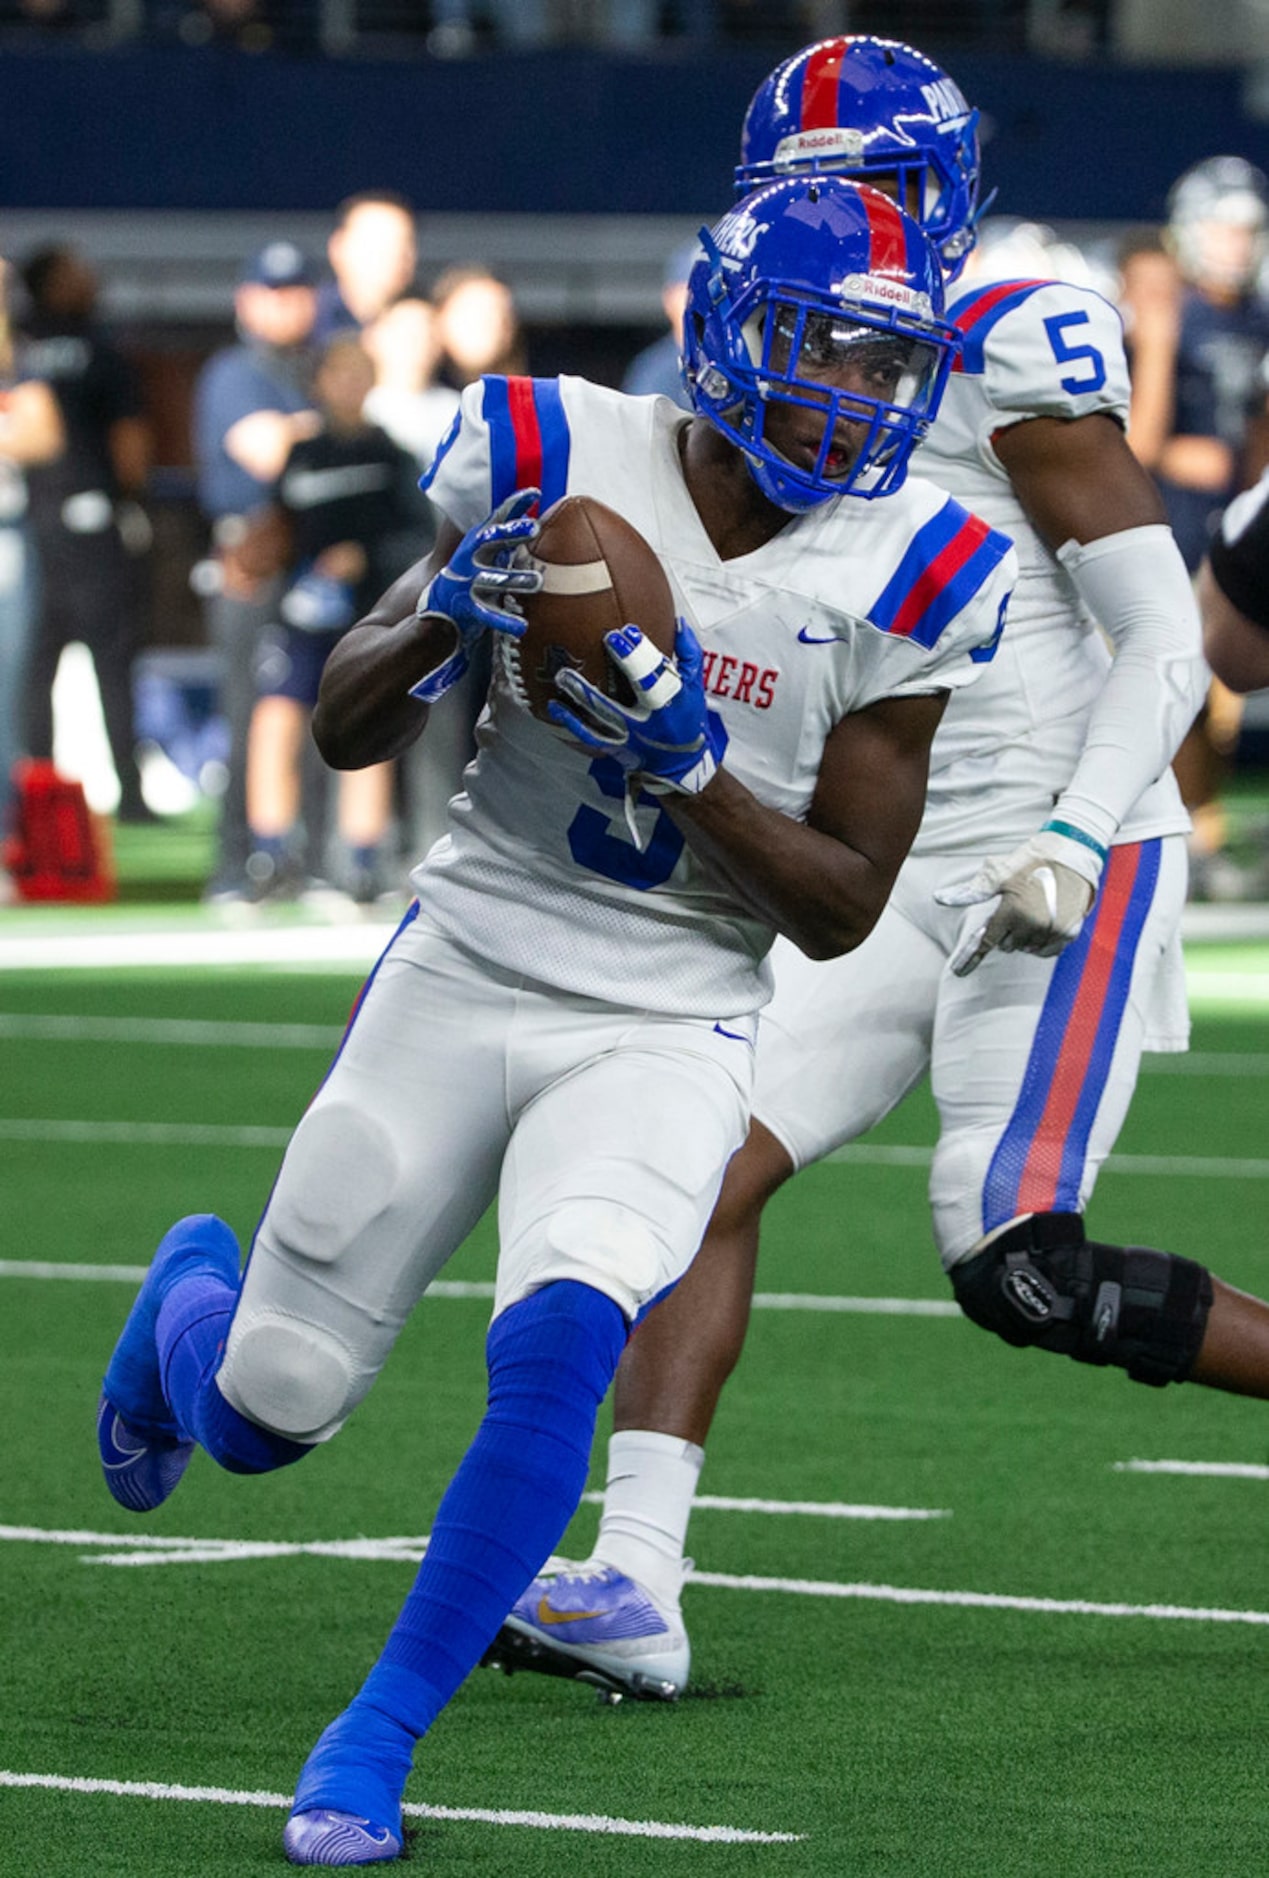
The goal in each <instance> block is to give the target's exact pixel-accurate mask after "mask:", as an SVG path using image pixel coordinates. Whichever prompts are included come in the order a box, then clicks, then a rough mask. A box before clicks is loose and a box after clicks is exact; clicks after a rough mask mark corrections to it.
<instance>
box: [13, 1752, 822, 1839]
mask: <svg viewBox="0 0 1269 1878" xmlns="http://www.w3.org/2000/svg"><path fill="white" fill-rule="evenodd" d="M0 1787H44V1788H47V1789H49V1790H50V1791H52V1792H54V1793H105V1794H110V1795H113V1796H117V1797H118V1798H120V1799H129V1800H194V1801H201V1802H202V1803H203V1804H205V1805H211V1806H258V1807H264V1808H268V1809H269V1810H280V1811H284V1812H289V1811H290V1810H291V1799H292V1796H291V1795H290V1794H289V1793H247V1792H242V1791H240V1790H239V1789H238V1788H236V1787H184V1786H175V1785H172V1784H171V1783H169V1782H167V1781H162V1780H96V1779H88V1778H85V1777H83V1776H79V1775H75V1774H19V1773H13V1772H10V1771H7V1770H0ZM401 1811H402V1812H403V1813H404V1814H405V1816H406V1818H407V1819H440V1820H455V1821H459V1820H470V1821H474V1822H475V1823H476V1824H477V1825H482V1826H533V1827H536V1828H538V1829H539V1830H540V1831H546V1832H594V1833H606V1834H610V1835H616V1836H619V1837H621V1838H627V1839H692V1840H695V1841H696V1842H697V1843H698V1844H705V1845H795V1844H797V1842H798V1841H799V1840H800V1839H803V1838H804V1837H805V1836H806V1835H805V1834H804V1833H800V1832H746V1831H745V1830H744V1829H743V1828H742V1827H740V1826H680V1825H674V1824H671V1823H669V1822H667V1821H665V1820H659V1819H614V1818H610V1817H609V1816H608V1815H607V1814H604V1813H526V1812H517V1811H514V1810H513V1809H512V1808H510V1807H500V1806H493V1807H486V1806H422V1805H419V1804H417V1803H416V1802H413V1801H410V1802H407V1803H406V1805H404V1806H403V1807H402V1808H401Z"/></svg>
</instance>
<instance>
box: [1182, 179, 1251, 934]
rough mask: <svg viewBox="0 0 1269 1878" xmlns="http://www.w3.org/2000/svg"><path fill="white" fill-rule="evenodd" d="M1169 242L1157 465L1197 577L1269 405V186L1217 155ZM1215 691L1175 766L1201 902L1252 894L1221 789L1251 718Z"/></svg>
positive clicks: (1191, 190)
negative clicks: (1244, 722)
mask: <svg viewBox="0 0 1269 1878" xmlns="http://www.w3.org/2000/svg"><path fill="white" fill-rule="evenodd" d="M1168 206H1169V220H1168V227H1167V230H1166V238H1167V241H1168V243H1169V245H1170V247H1171V248H1172V251H1173V252H1174V254H1175V256H1176V259H1177V263H1178V266H1179V268H1180V272H1181V279H1182V292H1181V303H1180V316H1179V326H1178V330H1177V339H1176V364H1175V378H1174V392H1173V405H1174V408H1173V416H1172V427H1171V434H1170V435H1169V436H1168V437H1167V438H1166V439H1165V440H1164V442H1163V444H1162V446H1161V448H1160V450H1159V455H1158V460H1157V463H1156V465H1155V466H1154V468H1155V480H1156V481H1157V483H1158V485H1159V491H1160V494H1161V495H1162V497H1163V502H1164V507H1165V508H1166V510H1167V515H1168V521H1169V523H1170V524H1171V526H1172V530H1173V533H1174V534H1175V536H1176V539H1177V544H1178V546H1179V547H1180V549H1181V552H1182V554H1183V555H1184V557H1185V563H1186V566H1187V567H1188V568H1189V569H1190V572H1191V573H1197V571H1198V568H1199V565H1200V563H1201V562H1202V560H1203V557H1204V555H1205V554H1206V552H1207V550H1208V547H1209V545H1210V544H1211V541H1212V538H1213V534H1214V532H1215V529H1216V527H1217V524H1218V522H1219V520H1220V516H1221V513H1222V511H1223V509H1224V508H1225V506H1226V504H1227V503H1228V502H1230V501H1231V500H1232V499H1233V497H1234V496H1235V495H1236V494H1237V492H1238V490H1239V489H1240V488H1241V487H1242V484H1243V482H1244V480H1245V476H1246V462H1245V453H1246V444H1247V435H1248V428H1249V425H1250V422H1251V419H1252V417H1253V415H1254V414H1255V412H1256V411H1257V410H1258V409H1259V408H1260V407H1261V406H1262V405H1263V403H1264V380H1263V378H1262V376H1261V369H1262V366H1263V364H1264V361H1265V357H1266V354H1267V353H1269V308H1266V306H1265V304H1264V302H1263V301H1262V300H1261V299H1260V298H1259V296H1258V293H1257V282H1258V277H1259V273H1260V268H1261V266H1262V265H1263V263H1264V260H1265V257H1266V252H1267V248H1269V184H1267V183H1266V179H1265V177H1264V176H1263V174H1262V173H1261V172H1260V171H1259V170H1258V169H1256V168H1254V166H1253V165H1252V164H1250V163H1248V162H1246V161H1245V160H1244V158H1242V157H1236V156H1218V157H1208V158H1207V159H1206V160H1205V161H1204V162H1202V163H1198V164H1196V165H1195V166H1194V168H1193V169H1190V170H1187V171H1186V172H1185V174H1184V175H1183V176H1182V177H1180V179H1179V180H1178V181H1177V182H1176V183H1175V184H1174V185H1173V188H1172V191H1171V194H1170V196H1169V199H1168ZM1241 716H1242V713H1241V707H1240V706H1239V703H1238V700H1237V699H1236V698H1235V697H1233V696H1232V695H1231V694H1230V693H1229V691H1228V690H1227V689H1226V688H1224V687H1223V686H1222V685H1221V684H1220V683H1219V682H1218V683H1216V684H1214V685H1213V686H1212V688H1211V691H1210V693H1209V696H1208V699H1207V702H1206V704H1205V705H1204V707H1203V710H1202V711H1201V712H1200V714H1199V716H1198V719H1197V721H1196V722H1195V725H1194V728H1193V729H1192V730H1191V732H1190V734H1189V736H1188V737H1187V738H1186V739H1185V741H1184V743H1183V744H1182V745H1181V748H1180V750H1179V751H1178V752H1177V756H1176V761H1175V764H1174V768H1175V770H1176V774H1177V780H1178V781H1179V783H1180V785H1181V793H1182V795H1183V797H1184V799H1185V806H1186V807H1187V809H1188V810H1189V811H1190V816H1191V819H1192V821H1193V823H1194V831H1193V834H1192V835H1191V838H1190V893H1191V897H1192V898H1194V899H1210V900H1226V899H1240V898H1243V897H1244V895H1245V894H1246V892H1247V891H1248V887H1249V886H1250V884H1251V883H1250V882H1249V881H1248V880H1247V879H1246V878H1245V877H1244V875H1243V871H1242V869H1241V868H1240V866H1239V865H1238V863H1237V861H1236V860H1235V859H1234V858H1233V857H1232V856H1231V855H1230V854H1229V853H1228V852H1227V850H1226V835H1227V826H1226V815H1225V808H1224V803H1223V799H1222V797H1223V789H1224V785H1225V782H1226V779H1227V777H1228V774H1229V769H1230V763H1231V758H1232V753H1233V750H1234V748H1235V746H1236V744H1237V741H1238V734H1239V727H1240V723H1241Z"/></svg>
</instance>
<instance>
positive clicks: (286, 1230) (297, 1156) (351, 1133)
mask: <svg viewBox="0 0 1269 1878" xmlns="http://www.w3.org/2000/svg"><path fill="white" fill-rule="evenodd" d="M398 1173H399V1166H398V1162H397V1153H396V1148H395V1146H394V1144H393V1142H392V1139H391V1137H390V1136H389V1135H388V1133H387V1132H386V1130H385V1129H384V1128H383V1127H382V1126H381V1125H380V1123H379V1122H378V1121H376V1119H375V1118H374V1116H372V1115H366V1114H364V1113H363V1111H362V1110H360V1109H358V1108H354V1107H353V1106H352V1104H351V1103H347V1102H327V1103H324V1104H323V1105H322V1106H321V1107H319V1108H315V1109H313V1110H311V1111H310V1113H309V1114H308V1115H306V1116H305V1118H304V1120H303V1121H302V1122H301V1123H300V1126H299V1128H298V1130H297V1131H296V1134H295V1138H294V1140H293V1141H292V1143H291V1147H290V1150H289V1152H288V1154H287V1157H286V1164H285V1166H284V1168H283V1171H282V1177H281V1179H280V1180H279V1182H278V1187H277V1192H276V1193H275V1194H274V1196H273V1199H272V1200H271V1201H270V1203H269V1208H268V1211H267V1213H266V1214H265V1217H264V1222H263V1225H262V1228H261V1230H262V1231H263V1232H265V1233H267V1235H268V1237H269V1238H270V1239H272V1240H273V1241H274V1242H275V1244H276V1245H277V1246H278V1247H279V1248H280V1249H281V1250H282V1251H284V1252H289V1253H292V1254H293V1255H295V1256H296V1257H298V1258H305V1259H313V1260H314V1261H315V1262H316V1263H317V1264H319V1265H331V1264H333V1263H334V1262H335V1260H336V1259H337V1258H338V1257H339V1256H340V1254H341V1253H342V1252H344V1251H346V1250H347V1248H348V1247H349V1246H350V1245H351V1244H353V1242H354V1241H355V1240H356V1239H358V1238H359V1237H360V1236H361V1234H362V1233H363V1232H364V1231H365V1230H366V1228H367V1227H368V1226H370V1225H371V1224H372V1223H373V1221H374V1220H376V1219H377V1218H378V1217H379V1215H380V1214H381V1213H382V1212H383V1211H384V1209H385V1208H386V1206H387V1205H388V1203H389V1201H390V1200H391V1198H392V1195H393V1192H394V1191H395V1188H396V1184H397V1177H398Z"/></svg>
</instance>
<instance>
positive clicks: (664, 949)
mask: <svg viewBox="0 0 1269 1878" xmlns="http://www.w3.org/2000/svg"><path fill="white" fill-rule="evenodd" d="M689 421H690V420H689V419H688V418H687V417H685V415H684V413H683V412H682V411H680V410H679V409H678V408H677V407H676V406H675V405H673V404H671V403H670V401H669V400H668V399H665V398H631V397H627V396H624V395H623V394H621V393H620V392H615V391H609V390H606V389H603V388H601V387H599V386H596V385H591V384H588V383H587V382H585V381H584V380H582V379H578V378H562V379H558V380H557V379H527V378H511V379H507V378H486V379H483V380H481V381H479V382H477V383H476V384H474V385H471V386H469V387H468V389H467V390H466V391H465V392H464V394H463V399H462V405H461V408H460V413H459V418H458V421H457V424H456V427H455V429H454V431H453V432H452V433H451V436H450V438H449V439H448V440H447V442H446V444H445V445H444V446H443V447H442V451H441V454H440V456H439V457H438V459H437V462H436V465H435V467H434V469H433V471H432V473H431V477H430V480H429V483H428V493H429V495H430V496H431V498H432V500H433V502H435V503H436V504H437V506H438V507H439V508H440V509H441V510H442V511H443V512H444V513H445V514H446V515H447V516H448V517H449V519H450V520H451V521H452V522H453V523H454V524H455V525H456V526H457V527H458V528H461V529H463V530H464V531H466V530H467V529H468V528H471V527H472V526H473V525H475V524H476V523H479V522H481V521H483V520H484V519H485V518H486V517H487V516H488V515H489V514H490V512H491V511H492V510H493V509H494V508H495V507H496V506H497V505H498V504H499V503H500V502H502V501H503V500H504V498H505V497H506V496H507V495H509V494H510V493H511V492H512V491H513V490H515V489H517V488H523V487H526V486H530V485H532V486H535V487H537V488H540V489H541V490H542V507H543V508H544V509H545V508H547V507H549V505H550V504H551V503H552V502H554V501H555V500H556V499H557V498H558V497H560V496H562V495H566V494H568V495H575V494H584V495H589V496H593V497H595V498H597V499H598V500H599V501H601V502H605V503H607V504H608V506H609V507H610V508H612V509H615V510H616V511H617V512H618V513H619V514H620V515H623V516H624V517H625V518H626V520H627V521H629V522H631V523H632V524H633V525H634V527H635V528H637V529H638V530H639V532H640V533H641V534H642V535H643V536H644V538H645V539H646V540H647V541H648V542H649V543H650V545H651V546H652V547H653V549H654V550H655V551H656V553H657V555H658V556H659V557H660V559H661V561H662V564H663V566H664V567H665V570H666V573H667V575H668V577H669V580H670V584H671V587H672V589H673V592H674V598H675V603H676V606H677V608H678V610H679V612H680V613H682V614H683V615H685V616H686V618H687V619H688V621H689V622H690V624H691V625H692V627H693V628H694V630H695V631H696V633H697V636H698V637H699V639H700V641H701V645H702V648H703V652H704V658H705V685H706V690H707V691H708V693H709V697H710V702H711V708H712V709H713V710H714V711H715V712H716V714H717V717H718V719H719V720H720V722H721V725H722V728H723V730H724V731H725V733H726V737H727V748H726V754H725V756H724V759H723V760H724V762H725V764H726V767H727V768H728V769H729V770H730V771H731V772H732V773H733V774H734V775H735V776H736V777H737V778H738V780H739V781H741V782H743V783H744V784H745V785H746V787H747V788H749V789H750V790H752V791H753V793H754V795H755V796H757V797H758V798H759V800H760V801H762V802H764V803H766V804H768V805H770V806H771V807H773V808H776V809H779V810H781V811H782V812H783V813H784V814H786V815H789V816H793V817H795V818H804V817H805V815H806V814H807V811H808V809H809V807H810V804H811V799H812V795H813V793H814V789H815V784H816V779H817V776H818V773H819V767H820V759H821V754H822V752H823V748H824V742H825V739H826V738H827V736H828V735H829V733H830V732H831V731H832V729H833V728H834V726H835V725H836V724H837V723H838V722H839V721H840V719H841V718H843V717H844V716H845V715H846V714H847V713H848V712H851V711H855V710H859V709H861V708H862V707H864V706H866V705H869V704H872V703H874V702H875V701H877V700H878V699H881V698H886V697H901V696H904V695H914V694H918V693H922V692H927V693H928V692H930V691H933V690H939V689H944V688H946V689H951V690H956V689H959V688H960V687H961V686H963V685H965V684H968V683H969V682H970V680H971V679H973V678H974V677H976V676H977V674H978V673H979V672H980V671H981V670H983V669H984V668H985V666H986V664H987V662H988V661H989V660H990V657H991V654H992V652H993V650H994V647H995V643H996V640H997V638H998V637H999V632H1000V627H1001V623H1002V621H1003V618H1004V612H1005V605H1006V601H1007V599H1008V595H1009V591H1010V588H1011V586H1012V582H1013V577H1014V573H1015V557H1014V553H1013V549H1012V547H1011V545H1010V543H1009V542H1008V541H1007V540H1006V539H1005V538H1004V536H1002V535H999V534H997V533H995V532H993V531H992V530H991V529H990V528H988V527H987V525H986V523H984V522H981V521H979V520H978V518H977V517H975V516H972V515H970V514H968V513H967V512H966V511H965V510H964V509H963V508H962V507H961V506H960V504H959V503H957V502H954V501H952V500H951V499H950V498H949V497H948V496H947V495H946V494H945V492H944V491H943V490H941V489H937V488H934V487H933V486H932V485H931V484H929V483H926V482H921V481H918V480H916V479H915V478H911V479H909V481H908V483H907V484H906V485H905V487H904V488H903V489H902V490H901V491H900V492H899V493H897V494H895V495H893V496H889V497H886V498H884V499H882V500H878V501H873V502H862V501H859V500H857V499H852V498H850V497H844V498H842V499H840V500H839V501H837V502H834V503H830V504H829V505H827V506H826V507H825V508H823V509H818V510H814V511H812V512H811V513H810V514H807V515H803V516H799V517H797V518H790V521H789V523H788V526H787V527H786V528H784V529H782V530H781V532H780V534H779V535H777V536H776V537H775V539H774V540H772V541H769V542H767V543H765V544H764V545H763V546H762V547H761V548H758V549H756V550H755V551H754V552H753V553H751V554H747V555H744V556H741V557H740V558H738V559H734V560H721V559H720V558H719V556H718V554H717V553H716V552H715V550H714V547H713V545H712V543H711V542H710V540H709V537H708V536H707V534H706V533H705V529H704V527H703V526H702V524H701V520H700V517H699V515H698V514H697V511H696V508H695V505H694V504H693V502H692V499H691V497H690V495H689V494H688V491H687V485H686V483H685V482H684V479H683V473H682V468H681V465H680V460H679V448H678V433H679V430H680V428H681V427H682V426H683V425H684V424H686V423H688V422H689ZM630 819H632V820H633V821H634V823H635V825H636V826H637V830H638V841H637V842H636V840H635V839H634V836H633V834H632V830H631V827H630V825H629V821H628V818H627V812H626V803H625V790H624V784H623V779H622V775H621V772H620V770H619V769H618V766H617V764H616V762H615V761H614V760H613V759H612V758H611V757H602V756H601V757H598V758H592V757H591V756H590V755H589V754H588V753H586V752H584V751H582V750H579V749H578V747H577V746H576V745H575V744H573V743H571V742H569V741H567V740H566V739H565V738H564V737H563V736H562V735H561V734H560V733H558V732H556V731H555V730H553V729H552V728H551V727H550V726H548V725H545V724H542V723H540V722H539V721H538V720H537V719H536V718H534V717H533V716H531V715H530V714H529V712H528V711H527V710H526V709H525V708H524V707H523V706H522V705H521V704H520V703H518V702H517V699H516V696H515V693H514V691H513V690H512V688H511V686H510V684H509V683H508V680H507V677H506V675H505V673H504V672H503V671H502V670H501V665H500V661H499V659H498V658H497V657H496V656H495V660H494V678H493V682H492V684H491V688H490V695H489V703H488V706H487V709H486V712H485V715H484V716H483V718H482V720H481V723H480V725H479V727H478V730H477V757H476V760H475V763H474V764H473V765H472V766H471V768H469V770H468V771H467V775H466V778H465V793H464V794H463V795H461V796H458V797H456V798H455V801H454V803H453V804H452V805H451V811H450V824H449V832H448V833H447V835H446V836H444V837H443V838H442V840H441V841H440V842H439V843H438V844H437V845H436V846H435V847H434V848H433V849H432V850H431V852H430V854H429V855H428V857H427V860H426V861H425V862H424V864H423V865H422V866H421V867H420V868H419V869H417V870H416V872H415V875H414V884H415V886H416V887H417V889H418V893H419V897H420V901H421V904H422V906H423V909H424V911H425V912H426V914H427V915H428V917H429V918H430V919H431V920H432V921H433V922H434V923H435V924H436V925H437V926H439V927H440V928H441V929H442V931H444V932H445V933H447V934H448V935H449V936H450V937H451V938H453V939H455V940H457V941H458V942H459V943H460V944H465V945H467V946H469V947H471V949H472V950H473V951H476V952H478V953H480V954H481V955H482V956H483V957H485V958H487V959H489V960H491V961H492V962H493V963H494V964H496V965H498V966H501V967H504V968H506V969H509V970H512V971H516V972H525V973H528V974H530V975H532V976H535V977H536V978H538V979H541V980H544V981H545V982H547V983H550V984H554V985H557V986H559V987H560V988H561V989H564V990H567V991H571V992H577V993H581V994H582V995H584V996H588V997H595V998H603V999H607V1000H611V1001H615V1002H618V1003H627V1002H628V1003H635V1004H638V1005H639V1006H641V1007H642V1008H645V1009H649V1010H655V1011H661V1012H667V1013H674V1014H678V1015H696V1016H712V1017H716V1018H721V1017H726V1016H729V1015H732V1016H735V1015H739V1014H740V1013H741V1012H746V1011H752V1010H755V1009H757V1008H758V1007H759V1006H760V1005H761V1004H763V1003H765V1002H766V999H767V996H768V980H767V974H766V969H765V966H764V960H765V957H766V953H767V951H768V948H769V947H770V944H771V940H772V937H773V933H772V930H771V928H770V927H769V926H768V925H767V924H766V923H765V922H764V921H762V920H760V919H757V918H755V917H754V916H753V914H752V913H751V912H750V911H748V910H747V909H746V908H745V907H743V906H742V905H741V904H740V903H739V902H738V901H737V899H736V898H735V897H734V896H733V895H732V894H731V893H729V892H728V891H727V889H726V888H724V887H723V886H721V885H719V884H718V883H717V882H715V881H714V880H712V879H711V878H710V876H709V875H708V873H707V872H706V870H705V869H704V868H703V867H702V866H701V864H700V863H699V862H698V861H697V859H696V857H695V856H694V855H693V853H692V851H691V849H690V848H689V847H687V846H686V845H685V842H684V838H683V836H682V834H681V833H680V831H679V830H678V828H677V827H676V826H675V824H674V822H673V821H672V819H671V818H670V816H669V815H668V814H667V813H666V812H665V810H664V808H663V806H662V804H661V803H660V802H659V801H658V800H657V798H656V797H654V796H651V795H648V794H646V793H645V794H642V795H640V797H639V798H638V801H637V803H635V804H634V805H633V808H632V810H631V817H630Z"/></svg>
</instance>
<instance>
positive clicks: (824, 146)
mask: <svg viewBox="0 0 1269 1878" xmlns="http://www.w3.org/2000/svg"><path fill="white" fill-rule="evenodd" d="M863 154H864V136H863V132H862V131H858V130H847V129H846V128H845V126H844V125H839V124H829V125H825V126H824V127H823V128H822V129H819V130H798V131H794V133H793V135H792V136H791V137H782V138H781V139H780V141H779V143H778V144H777V145H776V151H775V160H776V162H777V163H797V162H799V161H800V160H801V159H803V158H805V157H813V156H844V157H851V158H855V157H861V156H862V155H863Z"/></svg>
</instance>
